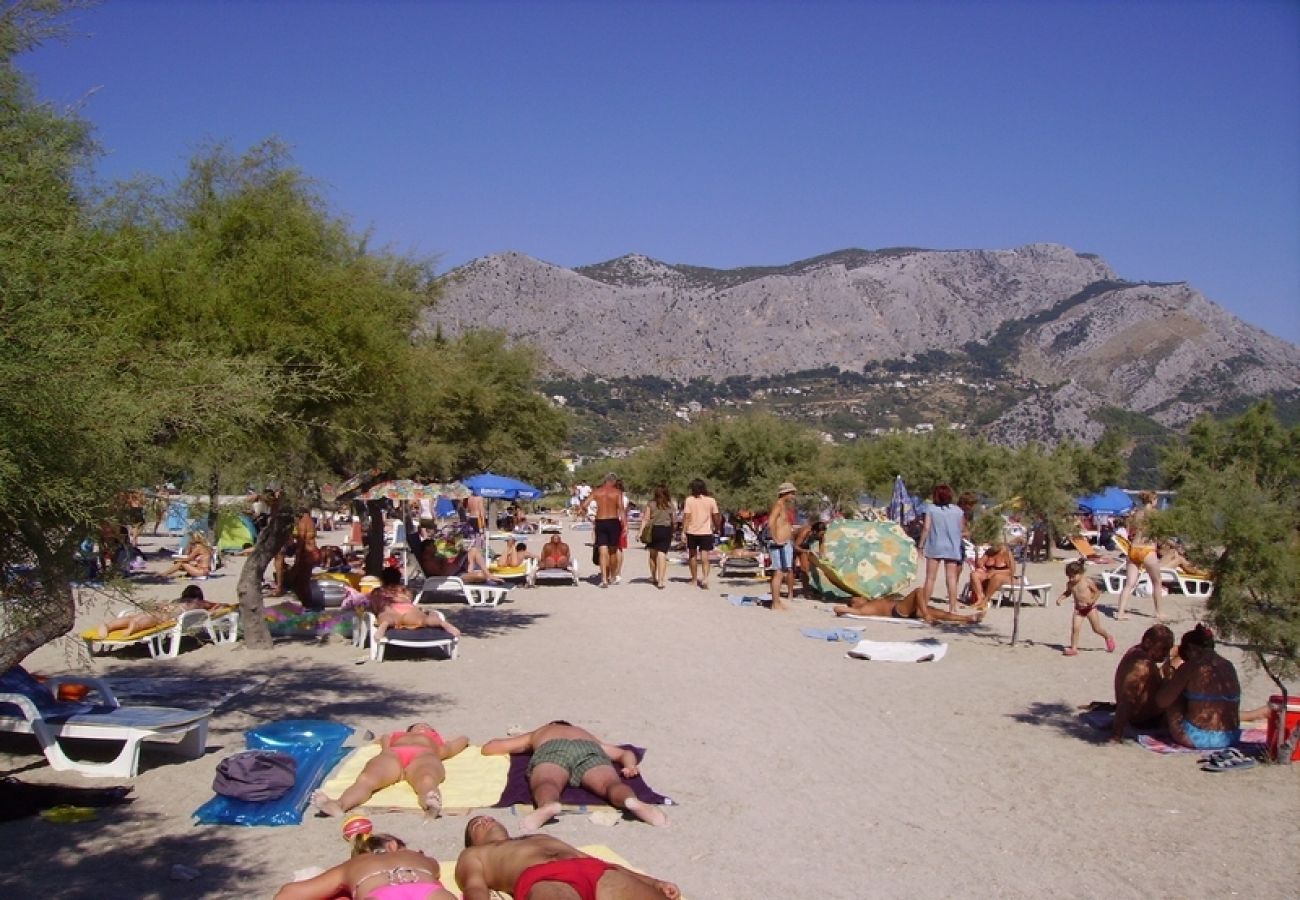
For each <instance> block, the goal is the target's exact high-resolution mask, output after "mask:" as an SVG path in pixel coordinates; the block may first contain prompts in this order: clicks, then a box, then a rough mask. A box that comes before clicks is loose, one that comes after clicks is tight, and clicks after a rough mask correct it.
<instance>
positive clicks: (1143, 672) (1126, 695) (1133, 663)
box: [1110, 625, 1174, 741]
mask: <svg viewBox="0 0 1300 900" xmlns="http://www.w3.org/2000/svg"><path fill="white" fill-rule="evenodd" d="M1173 646H1174V633H1173V632H1172V631H1170V630H1169V626H1167V625H1152V626H1151V627H1150V628H1148V629H1147V630H1146V631H1145V632H1144V633H1143V635H1142V640H1141V642H1140V643H1139V644H1138V645H1137V646H1136V647H1130V648H1129V649H1128V650H1127V651H1126V652H1125V653H1124V655H1123V656H1122V657H1120V660H1119V665H1118V666H1116V668H1115V720H1114V723H1113V724H1112V726H1111V735H1110V739H1111V740H1112V741H1122V740H1124V732H1125V730H1126V729H1127V728H1128V726H1129V725H1134V726H1137V727H1139V728H1145V727H1154V726H1156V725H1159V724H1160V723H1161V721H1162V720H1163V719H1164V711H1163V710H1162V709H1161V708H1160V706H1159V705H1158V704H1157V703H1156V692H1157V691H1158V690H1159V689H1160V685H1162V684H1163V683H1164V679H1165V677H1166V676H1167V675H1168V673H1169V672H1170V671H1171V670H1170V666H1169V651H1170V650H1171V649H1172V648H1173Z"/></svg>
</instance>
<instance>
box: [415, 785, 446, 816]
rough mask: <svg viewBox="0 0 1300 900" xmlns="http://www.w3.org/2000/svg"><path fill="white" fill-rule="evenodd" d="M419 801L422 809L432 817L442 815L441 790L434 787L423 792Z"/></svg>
mask: <svg viewBox="0 0 1300 900" xmlns="http://www.w3.org/2000/svg"><path fill="white" fill-rule="evenodd" d="M420 803H421V805H423V806H424V811H425V812H427V813H428V814H429V815H430V816H432V817H433V818H435V819H436V818H438V816H440V815H442V791H441V790H439V789H438V788H434V789H433V790H431V791H429V793H427V794H425V795H424V796H423V797H422V798H421V799H420Z"/></svg>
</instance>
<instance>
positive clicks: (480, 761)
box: [322, 743, 510, 815]
mask: <svg viewBox="0 0 1300 900" xmlns="http://www.w3.org/2000/svg"><path fill="white" fill-rule="evenodd" d="M379 749H380V748H379V745H378V744H377V743H369V744H366V745H365V746H363V747H358V748H357V749H356V750H354V751H353V752H352V753H351V754H350V755H349V756H348V757H347V758H346V759H344V760H343V762H342V763H340V764H339V767H338V768H337V769H335V770H334V772H333V773H332V774H331V775H330V777H329V778H327V779H326V780H325V784H324V786H323V787H322V790H323V791H324V792H325V793H326V794H327V795H329V796H330V797H334V798H337V797H338V796H339V795H340V794H342V793H343V792H344V791H345V790H347V789H348V787H350V786H351V784H352V782H354V781H356V780H357V776H358V775H360V774H361V770H362V769H363V768H365V765H366V763H368V762H370V760H372V759H374V758H375V757H376V756H378V755H379ZM443 765H444V766H445V767H446V769H447V779H446V780H445V781H444V782H443V783H442V808H443V812H444V813H446V814H449V815H454V814H456V813H457V812H459V811H462V810H469V809H478V808H485V807H489V806H499V805H500V804H498V803H497V800H498V799H500V797H501V794H502V792H503V791H504V790H505V788H506V775H507V772H508V771H509V768H510V763H509V761H508V760H507V759H506V758H505V757H504V756H484V755H483V753H482V748H480V747H476V746H470V747H468V748H466V749H465V750H464V751H462V752H460V753H458V754H456V755H455V756H453V757H452V758H451V759H449V760H447V761H446V762H445V763H443ZM361 805H362V806H364V807H366V808H368V809H420V802H419V800H417V799H416V797H415V791H413V790H411V786H410V785H409V784H407V783H406V782H405V781H399V782H398V783H397V784H392V785H389V786H388V787H386V788H384V789H383V790H382V791H377V792H376V793H375V794H374V795H373V796H372V797H371V798H370V799H369V800H367V801H366V802H365V803H363V804H361Z"/></svg>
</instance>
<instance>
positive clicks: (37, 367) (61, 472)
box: [0, 2, 275, 671]
mask: <svg viewBox="0 0 1300 900" xmlns="http://www.w3.org/2000/svg"><path fill="white" fill-rule="evenodd" d="M65 8H66V7H64V6H63V5H61V4H58V3H37V2H33V3H16V4H10V5H9V6H7V7H6V8H5V9H4V11H3V13H0V235H3V237H2V238H0V334H2V335H3V342H4V347H5V352H4V354H2V355H0V594H2V595H3V596H4V598H5V602H4V606H3V617H2V618H0V671H2V670H4V669H6V668H8V667H9V666H11V665H13V664H15V663H17V662H19V661H21V660H22V659H23V658H24V657H26V656H27V654H29V653H30V652H31V651H32V650H34V649H36V648H37V647H39V646H41V645H42V644H44V643H46V642H48V641H50V640H52V639H54V638H56V637H58V636H60V635H62V634H65V633H66V632H67V631H68V630H70V629H71V628H72V625H73V622H74V619H75V614H76V609H75V597H74V594H73V591H72V579H73V577H74V576H76V575H77V573H78V569H79V567H78V564H77V551H78V546H79V544H80V543H81V542H82V541H83V540H84V539H87V538H89V537H93V536H94V535H95V534H96V531H97V529H98V526H99V525H100V523H102V522H104V521H106V520H108V519H109V518H110V517H111V516H112V515H113V513H114V501H115V498H116V497H117V496H118V495H119V492H120V491H121V490H122V489H124V488H126V487H129V486H131V485H134V484H139V483H141V482H142V480H143V477H144V476H145V475H146V473H148V472H150V471H152V470H154V468H155V465H156V456H155V448H156V446H157V444H158V441H159V440H160V438H161V437H162V436H164V435H166V434H168V433H170V432H172V431H174V430H178V429H179V430H196V431H199V430H202V429H204V428H206V427H208V424H209V421H210V420H209V416H211V417H218V418H219V417H221V416H223V415H225V414H227V413H228V412H230V410H231V409H232V408H234V407H239V406H242V405H245V404H250V405H256V404H258V403H261V402H265V400H266V398H267V396H268V394H269V393H270V391H271V390H272V389H273V388H274V387H275V385H274V384H273V383H271V382H268V381H267V380H265V379H264V378H263V374H264V373H262V371H261V369H260V367H259V366H258V365H257V364H256V362H254V361H249V360H230V359H211V358H208V357H207V356H206V354H204V353H202V352H200V348H198V347H197V346H195V345H193V344H191V343H187V342H185V341H183V340H181V341H177V342H176V343H175V344H174V345H173V346H172V347H171V348H170V352H169V354H168V355H167V356H166V357H164V358H161V359H156V360H155V359H148V358H142V357H141V356H140V354H139V353H138V352H137V345H136V342H135V333H134V330H133V324H132V321H131V315H132V313H131V311H130V310H127V309H125V308H123V307H122V306H121V305H120V304H118V303H115V302H111V301H110V300H108V299H107V298H106V296H105V294H104V293H103V291H102V290H101V286H102V285H103V284H104V283H105V282H106V281H108V280H110V279H111V278H112V277H113V275H114V272H115V270H116V268H117V267H118V263H117V260H118V259H120V257H121V254H122V253H123V246H122V240H121V236H120V235H119V234H117V233H116V232H112V231H105V230H103V229H101V228H99V227H98V225H97V223H96V222H95V221H94V220H93V218H92V217H90V216H89V215H87V212H86V209H87V204H86V203H85V200H84V191H83V187H84V186H85V185H86V184H88V183H89V176H90V170H89V166H90V163H91V161H92V159H93V145H92V143H91V141H90V137H89V132H88V128H87V126H86V125H85V123H84V122H81V121H80V120H78V119H77V118H75V117H73V116H70V115H67V114H61V113H57V112H55V111H53V110H52V109H50V108H49V107H48V106H45V105H42V104H40V103H39V102H38V101H37V99H36V97H35V95H34V93H33V92H32V90H31V88H30V86H29V84H28V82H27V80H26V79H25V77H24V76H23V74H22V73H21V71H20V70H19V69H18V68H17V67H16V65H15V58H16V57H17V56H18V55H19V54H20V53H22V52H24V51H26V50H28V49H31V48H32V47H33V46H35V45H36V44H37V43H38V42H39V41H40V40H41V39H43V38H46V37H49V36H51V35H55V34H58V33H59V30H60V25H59V22H60V15H61V13H62V11H63V9H65ZM205 414H206V415H205ZM28 571H30V572H31V575H30V576H28V575H27V574H26V573H27V572H28Z"/></svg>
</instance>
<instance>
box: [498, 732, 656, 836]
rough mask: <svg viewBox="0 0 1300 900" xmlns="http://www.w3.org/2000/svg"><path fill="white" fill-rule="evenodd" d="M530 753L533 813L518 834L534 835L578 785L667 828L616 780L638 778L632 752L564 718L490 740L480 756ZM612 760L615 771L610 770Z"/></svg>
mask: <svg viewBox="0 0 1300 900" xmlns="http://www.w3.org/2000/svg"><path fill="white" fill-rule="evenodd" d="M529 751H531V752H532V754H533V758H532V761H531V762H530V763H529V764H528V786H529V788H530V789H531V790H532V792H533V803H534V804H535V805H536V806H537V809H536V810H534V811H533V812H531V813H529V814H528V815H527V816H525V817H524V820H523V822H522V823H520V831H523V832H524V833H525V834H527V833H529V832H533V831H536V830H537V829H539V828H541V827H542V825H544V824H545V823H546V822H547V821H549V820H550V819H551V818H552V817H554V816H555V815H556V814H557V813H558V812H559V811H560V793H561V792H562V791H563V790H564V788H565V786H566V785H569V786H571V787H577V786H579V785H581V786H582V787H584V788H586V789H587V790H589V791H591V792H592V793H593V794H595V795H596V796H598V797H602V798H604V799H605V800H606V801H608V802H609V804H610V805H611V806H614V807H617V808H618V809H623V810H627V811H628V812H630V813H631V814H632V815H634V816H636V817H637V818H638V819H640V820H641V821H642V822H648V823H649V824H651V825H667V824H668V817H667V816H666V815H664V812H663V810H661V809H660V808H659V807H657V806H654V805H652V804H649V803H643V802H642V801H640V800H638V799H637V798H636V796H635V795H634V794H633V793H632V789H631V788H630V787H628V786H627V785H626V784H624V783H623V780H622V779H621V778H619V777H618V776H619V772H622V774H623V777H624V778H634V777H636V774H637V764H636V755H635V754H634V753H633V752H632V751H631V750H624V749H623V748H622V747H618V746H615V745H613V744H607V743H605V742H604V741H602V740H600V738H598V737H596V736H595V735H594V734H592V733H591V732H590V731H587V730H586V729H585V728H579V727H577V726H576V725H570V724H569V723H568V722H565V721H564V720H563V719H557V720H555V721H554V722H549V723H547V724H546V725H543V726H542V727H541V728H537V729H534V730H533V731H530V732H528V733H527V734H521V735H517V736H515V737H504V738H494V739H492V740H490V741H488V742H487V743H486V744H484V745H483V755H484V756H493V755H501V754H506V753H526V752H529ZM614 762H617V763H618V764H619V768H618V769H617V770H616V769H615V768H614V765H613V764H614Z"/></svg>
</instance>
